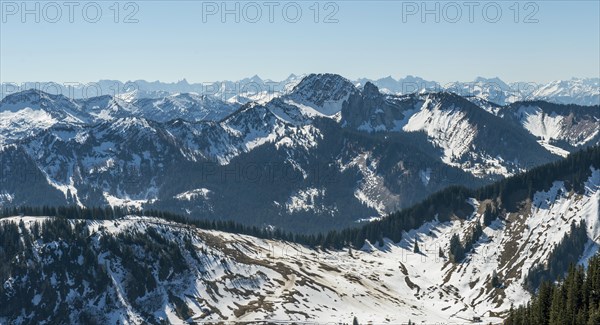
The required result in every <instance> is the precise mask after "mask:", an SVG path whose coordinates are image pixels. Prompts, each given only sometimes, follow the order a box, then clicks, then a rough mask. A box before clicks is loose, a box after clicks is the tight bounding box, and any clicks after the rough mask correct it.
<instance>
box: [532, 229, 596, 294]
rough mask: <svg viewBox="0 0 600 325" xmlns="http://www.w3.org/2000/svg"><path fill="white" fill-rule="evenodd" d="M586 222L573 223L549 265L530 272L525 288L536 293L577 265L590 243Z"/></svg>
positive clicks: (552, 255)
mask: <svg viewBox="0 0 600 325" xmlns="http://www.w3.org/2000/svg"><path fill="white" fill-rule="evenodd" d="M586 229H587V226H586V223H585V220H582V221H581V222H580V223H579V224H576V223H575V222H573V223H571V230H570V231H569V232H568V233H566V234H565V235H564V237H563V238H562V239H561V241H560V242H559V243H558V245H556V247H554V249H553V250H552V252H551V253H550V256H549V257H548V264H546V265H544V264H538V265H536V266H535V267H533V268H531V270H529V273H528V274H527V277H526V278H525V286H526V287H527V289H529V290H530V291H532V292H533V291H535V290H536V289H537V288H539V286H540V284H541V283H543V282H545V281H554V280H555V279H558V278H559V277H560V276H563V275H564V274H565V273H566V272H567V270H568V269H569V265H571V264H573V263H577V261H578V260H579V257H580V256H581V253H582V252H583V249H584V248H585V244H586V243H587V241H588V236H587V231H586Z"/></svg>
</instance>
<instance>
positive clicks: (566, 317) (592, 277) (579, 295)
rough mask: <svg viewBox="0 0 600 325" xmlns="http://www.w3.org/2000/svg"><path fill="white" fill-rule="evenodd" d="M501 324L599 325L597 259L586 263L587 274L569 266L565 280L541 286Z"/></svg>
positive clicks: (599, 267)
mask: <svg viewBox="0 0 600 325" xmlns="http://www.w3.org/2000/svg"><path fill="white" fill-rule="evenodd" d="M504 324H505V325H570V324H572V325H586V324H589V325H597V324H600V255H596V256H594V257H592V258H591V259H590V260H589V262H588V267H587V271H586V270H585V269H584V268H583V266H574V265H573V264H571V266H570V267H569V271H568V273H567V275H566V277H565V278H564V280H559V281H558V282H557V283H552V282H549V281H545V282H542V284H541V285H540V288H539V290H538V292H537V294H536V295H535V296H534V297H533V299H532V300H531V302H529V303H527V305H525V306H519V307H518V308H512V309H511V310H510V313H509V315H508V317H507V318H506V320H505V322H504Z"/></svg>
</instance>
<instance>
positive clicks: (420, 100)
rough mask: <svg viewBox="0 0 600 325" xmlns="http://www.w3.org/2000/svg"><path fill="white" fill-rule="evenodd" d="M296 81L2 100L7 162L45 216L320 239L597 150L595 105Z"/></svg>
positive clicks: (13, 191)
mask: <svg viewBox="0 0 600 325" xmlns="http://www.w3.org/2000/svg"><path fill="white" fill-rule="evenodd" d="M294 78H296V79H294ZM290 79H294V80H295V81H294V83H291V84H290V85H288V87H287V88H285V89H284V91H282V92H281V93H279V95H277V96H276V97H274V98H269V99H264V100H259V101H251V100H250V101H248V102H247V103H246V104H243V105H240V104H237V103H235V102H226V101H223V100H220V99H218V98H215V97H214V96H209V95H199V94H195V93H181V94H172V95H166V96H163V95H157V96H154V95H156V94H157V93H156V91H157V90H155V89H154V90H152V91H155V93H154V95H152V96H151V97H150V98H143V97H136V96H137V95H140V93H139V92H135V91H134V92H133V93H132V95H131V96H129V97H126V98H125V97H119V96H108V95H107V96H99V97H93V98H88V99H78V100H70V99H68V98H67V97H65V96H61V95H56V96H55V95H49V94H46V93H43V92H39V91H34V90H31V91H26V92H22V93H17V94H12V95H10V96H7V97H5V98H4V99H3V100H2V102H0V114H1V116H2V117H3V118H2V119H0V123H1V124H2V125H3V126H5V127H3V128H2V129H0V139H1V141H0V144H2V146H4V148H3V150H2V151H0V156H2V155H6V156H7V157H3V160H4V161H6V164H7V165H8V166H7V167H9V168H12V169H13V170H19V168H20V166H14V165H13V164H12V163H11V160H10V159H11V158H8V157H9V156H10V157H12V155H19V157H20V158H19V159H20V160H18V161H27V164H25V166H28V168H31V169H32V171H30V172H28V171H24V172H23V173H25V174H27V173H30V174H32V175H38V176H39V178H38V180H37V182H38V183H43V184H45V185H44V186H43V187H41V188H43V189H45V190H48V189H51V190H49V191H50V192H49V195H48V198H47V199H44V200H43V202H44V204H51V205H61V204H78V205H83V206H103V205H112V206H121V205H126V206H136V207H145V208H160V209H163V210H169V211H175V212H178V213H182V214H187V215H193V216H198V217H204V218H223V217H224V216H225V217H226V218H227V219H233V220H238V221H244V222H247V223H248V224H256V225H264V224H268V225H273V226H278V227H296V228H297V229H298V230H301V231H307V232H311V231H314V230H315V229H316V226H315V225H321V226H322V228H320V230H322V229H327V228H335V227H338V226H340V225H352V224H356V222H360V221H361V220H369V219H371V218H380V217H382V216H385V215H386V214H388V213H391V212H393V211H395V210H397V209H400V208H403V207H407V206H410V205H411V204H414V203H416V202H418V201H420V200H422V199H424V198H425V197H427V196H428V195H429V194H431V193H434V192H436V191H439V190H442V189H444V188H446V187H448V186H451V185H465V186H469V187H474V186H480V185H483V184H486V183H489V182H492V181H494V180H497V179H500V178H502V177H506V176H509V175H513V174H516V173H519V172H522V171H525V170H528V169H531V168H533V167H535V166H539V165H541V164H543V163H546V162H550V161H553V160H556V159H559V157H560V156H562V155H565V154H567V153H568V152H574V151H576V150H579V149H581V148H583V147H587V146H591V145H594V144H597V143H598V142H599V141H600V139H599V137H598V134H597V130H598V129H599V125H600V121H599V119H600V117H599V116H598V112H599V111H600V110H599V109H598V107H597V106H592V107H584V106H576V105H571V106H566V105H558V104H549V103H547V102H544V101H539V102H518V103H515V104H511V105H505V106H500V105H497V104H494V103H492V102H490V101H487V100H485V99H483V98H475V97H462V96H459V95H456V94H453V93H449V92H422V93H418V94H408V95H395V94H386V93H384V92H382V91H380V90H379V89H378V87H377V86H375V85H374V84H373V83H371V82H366V83H365V84H364V85H362V86H361V87H356V86H355V84H354V82H352V81H350V80H347V79H345V78H343V77H341V76H339V75H335V74H311V75H308V76H305V77H302V78H298V77H295V76H290ZM252 80H254V81H256V82H258V81H259V78H253V79H252ZM481 81H482V80H481ZM482 82H483V81H482ZM530 106H531V107H533V108H531V107H530ZM557 114H558V115H557ZM557 116H558V117H557ZM558 120H560V121H558ZM557 121H558V122H557ZM553 123H554V124H553ZM551 128H556V129H560V130H559V131H556V132H555V131H552V130H554V129H552V130H551ZM540 132H541V133H540ZM544 132H545V133H544ZM594 132H596V133H594ZM0 193H4V194H2V195H4V196H3V197H5V198H6V199H4V200H3V201H2V202H3V203H2V205H8V206H10V205H20V204H23V203H24V202H29V198H28V197H27V195H26V192H25V191H24V190H23V185H19V183H18V182H11V183H5V184H0ZM57 193H58V195H57ZM8 198H10V200H9V199H8ZM231 202H236V204H231ZM340 202H344V204H340ZM249 210H252V211H255V212H256V213H255V215H258V214H260V215H261V217H260V218H259V217H256V216H248V211H249ZM324 218H325V219H324ZM323 220H325V221H323ZM301 221H305V222H301Z"/></svg>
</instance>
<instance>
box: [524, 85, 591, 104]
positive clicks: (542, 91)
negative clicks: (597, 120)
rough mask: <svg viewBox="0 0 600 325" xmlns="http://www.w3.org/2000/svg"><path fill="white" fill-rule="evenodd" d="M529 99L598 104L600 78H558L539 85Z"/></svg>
mask: <svg viewBox="0 0 600 325" xmlns="http://www.w3.org/2000/svg"><path fill="white" fill-rule="evenodd" d="M526 99H529V100H534V99H538V100H545V101H549V102H553V103H558V104H578V105H598V104H599V103H600V78H588V79H577V78H573V79H570V80H557V81H552V82H550V83H548V84H545V85H541V86H540V87H538V88H537V89H536V90H535V91H534V92H533V93H532V94H531V95H530V97H529V98H526Z"/></svg>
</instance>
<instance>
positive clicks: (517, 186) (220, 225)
mask: <svg viewBox="0 0 600 325" xmlns="http://www.w3.org/2000/svg"><path fill="white" fill-rule="evenodd" d="M590 166H593V167H594V168H598V169H600V147H599V146H595V147H591V148H588V149H586V150H582V151H579V152H577V153H574V154H571V155H569V157H568V158H566V159H564V160H560V161H557V162H554V163H550V164H547V165H545V166H542V167H537V168H534V169H532V170H531V171H529V172H526V173H523V174H519V175H516V176H513V177H510V178H507V179H504V180H502V181H499V182H497V183H495V184H492V185H489V186H486V187H483V188H481V189H478V190H470V189H467V188H464V187H460V186H453V187H449V188H447V189H445V190H443V191H440V192H438V193H435V194H433V195H431V196H430V197H429V198H427V199H425V200H424V201H423V202H421V203H419V204H416V205H414V206H412V207H410V208H408V209H404V210H401V211H398V212H394V213H392V214H390V215H388V216H387V217H385V218H383V219H381V220H378V221H374V222H370V223H368V224H366V225H363V226H361V227H356V228H347V229H343V230H340V231H337V230H334V231H330V232H328V233H325V234H323V233H321V234H311V235H305V234H294V233H292V232H284V231H281V230H280V229H279V228H276V229H275V230H270V229H267V228H259V227H256V226H245V225H241V224H239V223H237V222H234V221H227V220H214V221H207V220H197V219H193V218H188V217H184V216H181V215H177V214H173V213H169V212H162V211H156V210H144V211H139V210H135V209H127V208H116V207H115V208H82V207H77V206H74V207H20V208H7V209H3V211H2V216H3V217H7V216H15V215H20V214H23V215H29V216H57V217H66V218H76V219H102V220H104V219H115V218H120V217H123V216H125V215H129V214H135V215H144V216H149V217H158V218H163V219H166V220H170V221H175V222H180V223H185V224H190V225H195V226H197V227H199V228H202V229H207V230H219V231H225V232H232V233H239V234H245V235H251V236H255V237H259V238H264V239H278V240H285V241H293V242H296V243H300V244H304V245H308V246H311V247H317V246H319V247H322V248H325V249H328V248H332V249H340V248H343V247H346V246H348V245H352V246H354V247H356V248H360V247H362V245H363V244H364V243H365V240H368V241H370V242H371V243H375V242H379V243H382V242H383V238H384V237H387V238H389V239H391V240H392V241H394V242H399V241H400V240H401V239H402V234H403V232H405V231H408V230H411V229H415V228H418V227H420V226H421V225H422V224H423V223H424V222H428V221H432V220H434V219H436V218H437V219H438V220H439V221H440V222H445V221H449V220H450V219H451V217H453V216H457V217H459V218H466V217H468V216H470V215H471V213H472V212H473V207H472V206H471V205H470V204H468V203H467V199H469V198H476V199H478V200H480V201H484V200H489V201H491V202H493V204H491V205H490V206H489V207H486V212H485V213H484V226H488V225H489V224H490V223H491V222H492V221H493V220H494V219H495V218H497V217H498V216H500V215H501V213H502V211H512V210H515V209H516V208H517V206H518V203H520V202H523V201H524V200H526V199H527V198H530V199H531V198H532V197H533V194H534V193H535V192H537V191H541V190H547V189H549V188H550V187H551V185H552V182H553V181H556V180H562V181H565V186H566V187H567V188H568V189H573V190H575V191H578V192H582V191H583V189H584V182H585V181H586V180H587V179H588V178H589V176H590V175H591V170H590ZM249 213H251V211H249ZM477 232H479V231H477ZM476 239H478V237H477V236H476ZM475 241H476V240H475ZM472 244H473V239H472V238H467V239H465V242H464V243H462V244H461V245H462V248H463V251H464V252H463V253H465V252H468V251H469V250H470V247H471V246H472ZM459 250H460V249H459ZM457 255H458V256H457V257H459V258H456V260H461V258H460V257H461V254H460V252H458V254H457Z"/></svg>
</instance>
